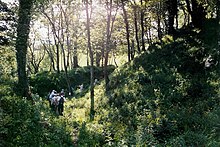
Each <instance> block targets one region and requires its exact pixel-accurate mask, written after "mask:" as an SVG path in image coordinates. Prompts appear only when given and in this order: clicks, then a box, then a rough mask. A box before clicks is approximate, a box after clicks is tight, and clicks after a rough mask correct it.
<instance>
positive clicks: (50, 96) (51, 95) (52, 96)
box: [49, 90, 56, 108]
mask: <svg viewBox="0 0 220 147" xmlns="http://www.w3.org/2000/svg"><path fill="white" fill-rule="evenodd" d="M55 95H56V91H55V90H52V92H51V93H50V95H49V104H50V107H51V108H52V102H53V98H54V96H55Z"/></svg>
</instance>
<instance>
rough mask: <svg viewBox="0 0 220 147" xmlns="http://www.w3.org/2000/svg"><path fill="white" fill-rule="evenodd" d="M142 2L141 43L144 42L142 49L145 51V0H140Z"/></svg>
mask: <svg viewBox="0 0 220 147" xmlns="http://www.w3.org/2000/svg"><path fill="white" fill-rule="evenodd" d="M140 2H141V40H142V42H141V44H142V51H145V50H146V49H145V39H144V34H145V30H144V10H143V7H144V4H143V0H140Z"/></svg>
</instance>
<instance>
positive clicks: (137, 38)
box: [133, 5, 141, 53]
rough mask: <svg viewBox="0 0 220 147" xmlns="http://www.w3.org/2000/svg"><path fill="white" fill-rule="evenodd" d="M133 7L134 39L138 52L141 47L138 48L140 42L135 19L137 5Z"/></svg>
mask: <svg viewBox="0 0 220 147" xmlns="http://www.w3.org/2000/svg"><path fill="white" fill-rule="evenodd" d="M133 9H134V26H135V39H136V43H137V50H138V53H140V52H141V49H140V42H139V37H138V32H139V29H138V21H137V6H136V5H135V6H134V8H133Z"/></svg>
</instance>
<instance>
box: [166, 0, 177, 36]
mask: <svg viewBox="0 0 220 147" xmlns="http://www.w3.org/2000/svg"><path fill="white" fill-rule="evenodd" d="M166 3H167V4H166V5H167V11H168V34H169V35H174V31H175V29H174V18H175V16H177V0H167V1H166Z"/></svg>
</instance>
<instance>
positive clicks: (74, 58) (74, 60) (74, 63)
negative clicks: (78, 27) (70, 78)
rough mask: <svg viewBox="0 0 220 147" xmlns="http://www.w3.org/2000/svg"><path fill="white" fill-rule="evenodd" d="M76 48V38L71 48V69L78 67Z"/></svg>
mask: <svg viewBox="0 0 220 147" xmlns="http://www.w3.org/2000/svg"><path fill="white" fill-rule="evenodd" d="M77 48H78V43H77V38H76V41H75V42H74V48H73V68H77V67H79V64H78V56H77Z"/></svg>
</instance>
